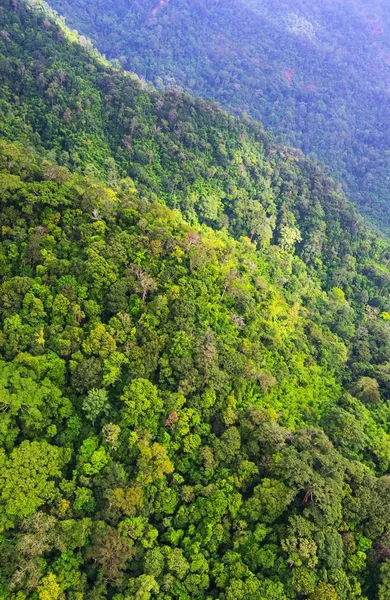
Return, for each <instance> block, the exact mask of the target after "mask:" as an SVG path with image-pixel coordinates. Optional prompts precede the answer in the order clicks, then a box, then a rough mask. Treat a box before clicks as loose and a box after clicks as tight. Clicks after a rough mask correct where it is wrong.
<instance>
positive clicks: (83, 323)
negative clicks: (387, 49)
mask: <svg viewBox="0 0 390 600" xmlns="http://www.w3.org/2000/svg"><path fill="white" fill-rule="evenodd" d="M34 5H35V9H34V10H30V9H29V8H28V7H26V5H25V4H24V3H21V2H18V1H15V0H4V1H3V5H2V7H1V8H2V10H1V32H0V54H1V61H0V69H1V88H0V111H1V122H0V222H1V237H0V275H1V280H0V444H1V446H0V597H1V598H4V600H57V599H61V600H62V599H66V600H67V599H69V600H84V599H86V600H100V599H102V600H103V599H105V598H109V599H111V598H112V599H113V600H127V599H130V598H135V599H138V600H149V599H153V598H158V599H159V600H160V599H161V600H173V599H175V600H176V599H180V600H181V599H183V600H185V599H187V598H193V599H194V600H200V599H207V600H208V599H214V598H218V599H221V600H236V599H237V600H297V599H307V600H322V599H326V600H387V599H388V597H389V572H390V561H389V547H390V542H389V539H390V511H389V506H390V480H389V477H388V472H389V465H390V436H389V433H390V432H389V422H390V418H389V417H390V414H389V413H390V409H389V399H390V363H389V356H390V299H389V294H390V271H389V264H390V246H389V245H388V243H387V242H386V241H385V240H382V239H380V238H378V237H376V236H374V235H373V234H372V233H371V232H370V230H369V229H367V227H366V225H365V223H364V221H363V219H362V218H361V217H360V216H359V215H358V214H357V212H356V211H355V209H354V208H353V206H352V205H351V204H349V203H348V202H347V200H346V199H345V197H344V195H343V193H342V191H341V190H340V187H339V186H338V185H337V184H335V183H334V182H333V181H332V179H330V177H329V176H328V174H327V173H326V171H325V169H324V168H322V167H318V166H317V165H316V164H314V163H313V162H311V161H308V160H307V159H306V158H305V157H304V156H303V155H302V154H301V153H300V152H299V151H297V150H294V149H292V148H289V147H286V146H279V145H276V144H275V143H273V142H272V141H271V140H270V139H269V137H268V136H267V135H266V133H264V131H263V130H262V128H261V127H260V126H259V125H257V124H255V123H251V122H250V121H249V120H239V119H236V118H233V117H232V116H229V115H228V114H226V113H225V112H223V111H222V110H221V109H220V108H219V107H218V106H215V105H213V104H207V103H205V102H204V101H201V100H197V99H193V98H191V97H190V96H188V95H183V94H180V93H178V92H176V91H172V92H165V93H159V92H156V91H154V90H149V89H148V88H147V87H145V86H143V85H141V84H140V82H139V81H138V80H137V79H136V78H134V77H132V76H129V75H128V74H126V73H123V72H120V71H118V70H115V69H112V68H111V67H110V66H109V65H107V64H106V63H105V62H104V61H103V60H102V59H101V58H100V57H99V56H98V54H97V53H96V52H95V51H93V49H91V48H89V46H88V44H86V42H85V40H83V39H82V40H81V44H80V43H79V40H77V38H76V37H75V36H74V34H72V33H71V32H70V31H69V30H67V29H66V28H65V27H64V25H63V24H61V23H58V22H56V21H55V20H53V18H52V16H51V15H50V12H49V11H48V10H47V7H46V6H45V4H43V3H39V4H38V5H37V4H36V3H34Z"/></svg>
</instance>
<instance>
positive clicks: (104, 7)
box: [51, 0, 390, 231]
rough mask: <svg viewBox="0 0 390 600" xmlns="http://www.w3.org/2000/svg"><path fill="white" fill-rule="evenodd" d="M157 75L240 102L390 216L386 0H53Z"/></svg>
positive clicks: (106, 48) (83, 29) (107, 49)
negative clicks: (325, 164)
mask: <svg viewBox="0 0 390 600" xmlns="http://www.w3.org/2000/svg"><path fill="white" fill-rule="evenodd" d="M51 5H52V6H53V7H54V8H55V9H57V10H58V11H59V13H60V14H63V15H65V16H66V19H67V22H68V23H69V25H71V26H72V27H75V28H77V29H78V30H79V31H80V33H83V34H86V35H88V36H90V37H91V38H92V40H93V41H94V42H95V43H96V44H97V46H98V48H99V49H100V50H101V51H102V52H103V53H105V54H106V55H107V56H108V57H109V58H111V59H113V58H117V59H119V60H120V62H121V63H122V64H123V65H124V66H125V67H126V68H127V69H129V70H132V71H135V72H136V73H138V74H139V75H140V76H142V77H144V78H145V79H147V80H149V81H152V82H153V83H154V84H156V85H157V86H158V87H161V86H163V87H175V86H178V87H182V88H184V89H186V90H189V91H191V92H193V93H195V94H197V95H200V96H203V97H206V98H209V97H214V98H215V99H217V100H218V101H220V102H221V103H222V105H223V106H224V107H226V108H229V109H233V110H234V111H236V112H239V113H240V112H248V113H249V114H250V115H251V116H252V117H255V118H256V119H259V120H260V121H262V122H263V123H264V124H265V125H266V126H267V127H271V128H272V129H273V131H274V132H275V133H276V134H278V135H279V134H282V135H285V136H286V139H287V140H288V141H289V142H290V143H292V144H293V145H294V146H297V147H300V148H302V150H303V151H304V152H305V153H312V154H314V155H315V156H317V157H318V158H319V159H320V160H322V161H324V162H326V163H327V164H328V165H329V166H330V167H331V171H332V174H333V175H334V176H335V177H336V178H338V179H340V180H342V181H343V184H344V187H345V189H346V191H347V193H348V196H349V198H350V199H351V200H352V201H353V202H355V203H357V204H358V205H359V207H360V209H361V210H362V211H363V212H364V213H365V214H366V215H368V216H369V217H370V218H372V219H373V220H374V221H375V222H376V223H379V224H380V225H381V227H382V228H383V229H387V231H389V227H390V204H389V203H390V200H389V198H390V154H389V151H390V108H389V107H390V19H389V13H388V10H387V6H386V3H385V2H383V1H377V2H375V1H372V2H368V3H367V2H363V1H362V0H354V1H352V0H351V1H349V2H342V1H331V0H325V1H323V2H322V1H314V2H304V1H303V0H292V1H288V2H286V1H283V0H224V1H223V2H219V1H218V0H191V1H190V0H168V1H164V0H162V1H158V0H145V1H143V2H135V1H132V0H119V1H117V0H115V1H114V0H104V1H103V0H94V1H93V2H88V3H86V2H84V1H83V0H51Z"/></svg>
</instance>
